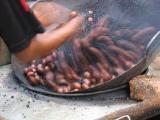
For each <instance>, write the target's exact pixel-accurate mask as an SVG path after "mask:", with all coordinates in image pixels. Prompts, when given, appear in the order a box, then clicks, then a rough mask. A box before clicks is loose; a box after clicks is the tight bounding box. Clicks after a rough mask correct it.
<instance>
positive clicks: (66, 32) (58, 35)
mask: <svg viewBox="0 0 160 120" xmlns="http://www.w3.org/2000/svg"><path fill="white" fill-rule="evenodd" d="M82 20H83V17H82V16H77V17H74V18H72V19H71V20H70V21H68V22H67V23H66V24H63V25H61V26H60V27H58V28H57V29H56V30H54V31H53V30H52V31H50V32H49V33H50V34H52V35H54V36H55V37H54V39H55V40H56V41H57V42H58V41H60V40H66V39H68V38H69V37H71V36H72V35H74V34H75V33H76V32H78V31H79V30H80V26H81V25H82Z"/></svg>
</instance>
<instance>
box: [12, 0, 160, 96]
mask: <svg viewBox="0 0 160 120" xmlns="http://www.w3.org/2000/svg"><path fill="white" fill-rule="evenodd" d="M55 1H56V0H55ZM56 2H58V3H60V4H65V3H66V1H64V0H58V1H56ZM90 2H91V1H85V2H81V1H80V0H78V1H77V3H76V2H73V3H72V0H68V1H67V3H68V4H67V5H68V7H69V8H70V9H75V8H76V9H78V10H79V11H85V10H86V6H87V4H92V6H93V7H94V6H95V8H97V9H98V6H99V7H101V8H100V9H98V13H99V14H98V15H97V17H99V16H101V15H100V14H103V12H102V10H103V11H105V12H106V13H107V14H109V15H110V16H112V18H114V19H115V20H119V21H122V20H126V19H128V20H130V21H135V24H134V26H148V25H152V26H154V27H155V28H156V29H157V30H160V16H158V15H159V13H160V10H159V7H160V4H159V3H160V2H159V1H158V0H155V1H151V0H149V1H145V0H134V1H133V0H126V1H123V0H92V2H91V3H90ZM71 3H72V5H71V6H69V4H71ZM106 13H105V14H106ZM159 46H160V31H158V32H157V33H156V34H155V35H154V36H153V37H152V39H151V40H150V41H149V42H148V43H147V44H146V46H145V54H144V55H143V57H142V58H141V59H140V60H139V61H138V62H137V64H136V65H135V66H134V67H132V68H131V69H128V70H127V71H125V73H123V74H121V75H120V76H117V77H116V78H114V79H112V80H110V81H107V82H105V83H104V84H101V85H97V86H95V87H93V88H89V89H87V90H82V91H80V92H70V93H67V94H61V93H56V92H53V91H51V90H50V89H47V88H46V87H43V86H34V87H33V86H32V85H30V83H29V82H28V80H27V78H26V77H25V75H24V73H23V69H24V67H25V66H26V65H24V64H22V63H20V62H19V61H18V60H17V59H16V57H15V56H12V68H13V71H14V74H15V76H16V78H17V79H18V80H19V83H20V84H21V85H22V86H24V87H26V88H28V89H30V90H32V91H35V92H39V93H42V94H46V95H54V96H86V95H94V94H98V93H104V92H105V93H107V92H112V91H115V90H119V89H122V88H125V87H126V86H127V84H128V82H129V80H130V79H132V78H133V77H135V76H137V75H139V74H141V73H142V72H143V71H144V70H146V69H147V67H148V66H149V65H150V63H151V62H152V60H153V59H154V58H155V56H156V55H157V53H158V52H159V48H160V47H159Z"/></svg>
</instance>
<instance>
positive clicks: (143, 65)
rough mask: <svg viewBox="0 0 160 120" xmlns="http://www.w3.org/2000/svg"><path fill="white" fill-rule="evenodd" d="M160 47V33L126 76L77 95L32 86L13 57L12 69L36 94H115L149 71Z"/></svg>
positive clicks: (21, 81)
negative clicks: (133, 79)
mask: <svg viewBox="0 0 160 120" xmlns="http://www.w3.org/2000/svg"><path fill="white" fill-rule="evenodd" d="M159 46H160V31H159V32H157V34H156V35H155V36H154V37H153V38H152V40H151V41H150V42H149V44H148V46H147V48H146V54H145V56H144V57H143V58H142V59H141V60H140V61H139V62H138V63H137V64H136V65H135V66H134V67H133V68H131V69H129V70H127V71H126V72H125V73H124V74H122V75H120V76H118V77H116V78H114V79H113V80H111V81H108V82H105V83H104V84H103V85H98V86H96V87H93V88H90V89H87V90H83V91H81V92H77V93H68V94H60V93H56V92H53V91H51V90H49V89H46V88H45V87H40V86H35V87H33V86H31V85H30V84H29V82H28V80H27V79H26V77H25V76H24V74H23V69H24V67H25V65H23V64H21V63H20V62H18V60H17V59H16V58H15V57H14V56H12V68H13V71H14V74H15V76H16V78H17V79H18V80H19V83H20V84H21V85H22V86H24V87H26V88H28V89H30V90H32V91H35V92H39V93H42V94H46V95H53V96H87V95H95V94H99V93H108V92H113V91H116V90H119V89H122V88H125V87H126V86H127V84H128V82H129V80H130V79H131V78H133V77H135V76H137V75H139V74H141V73H142V72H143V71H144V70H145V69H147V67H148V65H149V64H150V63H151V62H152V60H153V59H154V58H155V56H156V55H157V53H158V51H159V48H160V47H159Z"/></svg>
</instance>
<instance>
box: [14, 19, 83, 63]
mask: <svg viewBox="0 0 160 120" xmlns="http://www.w3.org/2000/svg"><path fill="white" fill-rule="evenodd" d="M82 21H83V17H82V16H75V17H73V18H70V20H69V21H68V22H66V23H64V24H63V25H61V26H59V27H58V28H56V29H53V30H50V31H46V32H44V33H41V34H37V35H36V36H35V37H34V38H33V39H32V40H31V43H30V45H29V46H28V48H26V49H24V50H23V51H21V52H18V53H16V56H17V58H18V59H19V60H20V61H22V62H23V63H28V62H30V61H32V60H34V59H36V58H38V57H42V56H44V55H46V54H48V53H49V52H51V51H52V50H56V49H57V48H58V47H59V46H60V45H62V44H63V43H64V41H66V40H68V39H69V38H71V37H72V36H73V35H74V34H75V33H76V32H78V31H79V30H80V27H81V25H82Z"/></svg>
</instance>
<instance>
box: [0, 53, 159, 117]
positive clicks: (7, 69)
mask: <svg viewBox="0 0 160 120" xmlns="http://www.w3.org/2000/svg"><path fill="white" fill-rule="evenodd" d="M159 71H160V55H159V56H158V57H157V59H156V60H155V61H154V62H153V64H152V65H151V66H150V69H149V74H152V75H158V76H159ZM128 96H129V95H128V94H127V91H125V90H120V91H118V92H115V93H111V94H100V95H95V96H88V97H72V98H58V97H48V96H44V95H41V94H37V93H34V92H32V91H28V90H27V89H26V88H23V87H21V86H19V84H18V83H17V81H16V79H15V78H14V76H13V73H12V70H11V65H5V66H1V67H0V100H1V102H0V116H3V117H5V118H6V119H7V120H93V119H98V118H101V117H102V116H104V115H106V114H108V113H110V112H112V111H115V110H119V109H122V108H126V107H128V106H131V105H135V104H136V102H135V101H132V100H130V99H128ZM112 98H114V99H112Z"/></svg>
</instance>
